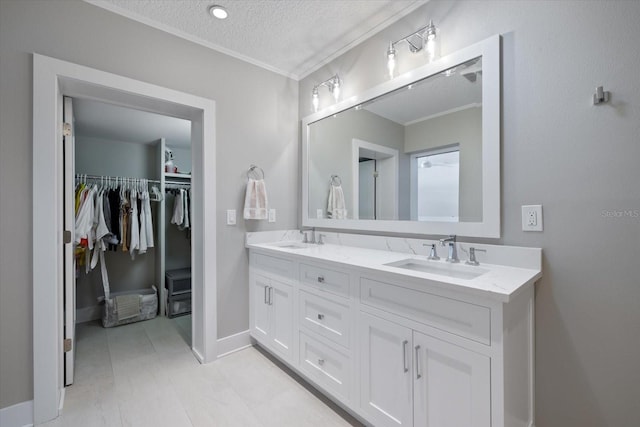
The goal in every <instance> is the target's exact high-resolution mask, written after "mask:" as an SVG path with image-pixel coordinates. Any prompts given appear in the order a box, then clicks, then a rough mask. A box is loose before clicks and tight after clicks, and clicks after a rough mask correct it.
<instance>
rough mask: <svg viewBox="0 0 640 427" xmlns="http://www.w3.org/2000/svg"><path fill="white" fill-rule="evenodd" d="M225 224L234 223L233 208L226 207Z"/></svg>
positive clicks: (234, 214) (234, 211) (234, 213)
mask: <svg viewBox="0 0 640 427" xmlns="http://www.w3.org/2000/svg"><path fill="white" fill-rule="evenodd" d="M227 225H236V210H235V209H227Z"/></svg>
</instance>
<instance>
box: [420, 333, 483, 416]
mask: <svg viewBox="0 0 640 427" xmlns="http://www.w3.org/2000/svg"><path fill="white" fill-rule="evenodd" d="M412 352H413V359H414V366H413V378H414V386H413V390H414V422H415V426H416V427H427V426H428V427H489V426H490V425H491V395H490V393H491V383H490V359H489V357H487V356H485V355H482V354H478V353H474V352H472V351H470V350H466V349H464V348H462V347H458V346H456V345H453V344H449V343H447V342H444V341H441V340H439V339H436V338H433V337H430V336H428V335H424V334H421V333H419V332H415V331H414V332H413V348H412Z"/></svg>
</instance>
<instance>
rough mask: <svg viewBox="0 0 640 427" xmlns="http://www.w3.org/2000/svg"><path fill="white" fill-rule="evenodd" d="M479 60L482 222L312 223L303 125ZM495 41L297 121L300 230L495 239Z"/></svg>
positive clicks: (498, 71) (498, 89)
mask: <svg viewBox="0 0 640 427" xmlns="http://www.w3.org/2000/svg"><path fill="white" fill-rule="evenodd" d="M478 56H482V57H483V58H482V61H483V62H482V67H483V76H482V165H483V166H482V196H483V197H482V221H481V222H457V223H451V222H445V221H440V222H436V221H424V222H420V221H418V222H416V221H385V220H375V221H367V220H354V219H345V220H340V221H335V220H331V219H317V218H314V217H312V216H310V215H309V182H308V177H309V147H308V145H309V125H310V124H312V123H314V122H317V121H319V120H322V119H324V118H327V117H330V116H332V115H334V114H336V113H339V112H341V111H345V110H348V109H349V108H352V107H354V106H356V105H359V104H362V103H364V102H367V101H369V100H371V99H374V98H377V97H379V96H381V95H383V94H386V93H389V92H392V91H394V90H396V89H399V88H402V87H404V86H407V85H408V84H411V83H413V82H415V81H417V80H422V79H424V78H426V77H429V76H431V75H434V74H437V73H439V72H442V71H444V70H447V69H449V68H451V67H452V66H454V65H457V64H461V63H463V62H466V61H468V60H469V59H472V58H477V57H478ZM500 62H501V61H500V35H495V36H492V37H490V38H488V39H486V40H483V41H481V42H478V43H475V44H473V45H471V46H468V47H466V48H463V49H460V50H458V51H456V52H453V53H452V54H450V55H447V56H444V57H442V58H440V59H438V60H437V61H434V62H431V63H429V64H426V65H424V66H422V67H419V68H416V69H414V70H412V71H409V72H407V73H405V74H402V75H401V76H398V77H396V78H394V79H391V80H389V81H386V82H383V83H381V84H379V85H377V86H375V87H373V88H371V89H368V90H366V91H364V92H363V93H361V94H360V95H356V96H352V97H350V98H348V99H345V100H343V101H341V102H339V103H337V104H332V105H330V106H328V107H327V108H325V109H323V110H322V111H319V112H316V113H313V114H311V115H309V116H307V117H305V118H303V119H302V160H301V164H302V175H301V178H302V225H303V226H305V227H318V228H331V229H339V230H362V231H369V232H386V233H402V234H428V235H448V234H456V235H458V236H465V237H488V238H499V237H500V231H501V230H500V225H501V218H500V196H501V195H500V191H501V189H500V127H501V126H500V125H501V114H500V113H501V109H500V99H501V83H500V82H501V65H500Z"/></svg>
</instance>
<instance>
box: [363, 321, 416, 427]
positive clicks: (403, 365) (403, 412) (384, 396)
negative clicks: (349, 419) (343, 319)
mask: <svg viewBox="0 0 640 427" xmlns="http://www.w3.org/2000/svg"><path fill="white" fill-rule="evenodd" d="M359 319H360V387H361V390H360V408H361V409H362V411H363V412H364V413H365V414H367V418H368V419H369V420H370V421H372V422H373V424H374V425H376V427H385V426H393V427H397V426H411V425H412V424H413V409H412V386H413V381H412V373H411V365H412V354H411V349H412V343H411V338H412V336H411V329H409V328H406V327H404V326H400V325H397V324H395V323H392V322H389V321H387V320H383V319H381V318H379V317H375V316H372V315H369V314H367V313H363V312H361V313H360V317H359Z"/></svg>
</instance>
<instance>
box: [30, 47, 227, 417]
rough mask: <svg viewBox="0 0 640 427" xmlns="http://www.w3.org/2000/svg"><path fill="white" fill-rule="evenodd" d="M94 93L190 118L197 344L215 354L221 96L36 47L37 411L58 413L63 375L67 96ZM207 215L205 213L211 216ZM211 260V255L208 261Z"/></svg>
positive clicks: (203, 354) (200, 352)
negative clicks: (121, 72)
mask: <svg viewBox="0 0 640 427" xmlns="http://www.w3.org/2000/svg"><path fill="white" fill-rule="evenodd" d="M63 95H67V96H71V97H74V96H75V97H80V98H91V99H96V100H100V101H106V102H110V103H114V104H117V105H121V106H126V107H133V108H137V109H142V110H146V111H149V112H154V113H159V114H164V115H168V116H173V117H179V118H182V119H186V120H190V121H191V144H192V159H193V165H192V168H193V172H192V173H193V183H192V191H193V193H194V198H193V204H192V206H193V210H192V212H193V224H194V228H195V229H197V230H198V233H197V235H195V234H194V239H193V244H192V249H191V251H192V253H191V255H192V258H191V259H192V267H193V275H192V283H193V287H192V331H193V332H192V350H193V353H194V354H195V355H196V357H197V358H198V359H199V360H200V362H201V363H207V362H210V361H212V360H215V359H216V357H217V351H216V350H217V343H216V340H217V314H216V312H217V310H216V304H217V302H216V288H217V283H216V197H215V196H216V173H215V164H216V158H215V152H216V149H215V148H216V147H215V142H216V139H215V102H214V101H213V100H210V99H206V98H201V97H198V96H195V95H191V94H188V93H184V92H179V91H176V90H172V89H168V88H164V87H160V86H156V85H152V84H149V83H145V82H141V81H138V80H134V79H130V78H126V77H122V76H119V75H115V74H111V73H107V72H103V71H99V70H95V69H92V68H88V67H84V66H81V65H77V64H73V63H70V62H65V61H61V60H58V59H54V58H49V57H46V56H42V55H38V54H34V55H33V245H32V246H33V252H32V253H33V412H34V413H33V416H34V423H35V424H39V423H42V422H45V421H48V420H50V419H53V418H55V417H57V416H58V414H59V405H60V398H61V395H62V394H63V386H62V384H63V381H62V380H63V378H62V377H63V375H62V369H61V368H62V361H63V355H62V354H63V353H62V337H63V335H62V283H63V282H62V276H63V275H62V272H63V270H62V259H63V256H62V254H63V215H62V205H63V197H62V190H63V184H62V166H63V165H62V96H63ZM205 218H206V221H205ZM205 260H206V262H205Z"/></svg>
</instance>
